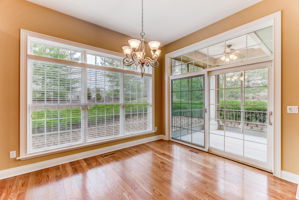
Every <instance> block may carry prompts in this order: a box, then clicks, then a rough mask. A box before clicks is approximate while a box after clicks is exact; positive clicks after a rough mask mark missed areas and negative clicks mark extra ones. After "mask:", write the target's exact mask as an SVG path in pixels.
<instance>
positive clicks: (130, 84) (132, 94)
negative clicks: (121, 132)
mask: <svg viewBox="0 0 299 200" xmlns="http://www.w3.org/2000/svg"><path fill="white" fill-rule="evenodd" d="M124 95H125V133H126V134H132V133H137V132H142V131H147V130H150V129H151V126H150V124H151V109H152V108H151V77H143V78H142V77H140V76H138V75H130V74H124Z"/></svg>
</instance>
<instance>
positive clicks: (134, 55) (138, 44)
mask: <svg viewBox="0 0 299 200" xmlns="http://www.w3.org/2000/svg"><path fill="white" fill-rule="evenodd" d="M140 36H141V39H140V40H138V39H130V40H128V43H129V46H123V47H122V49H123V53H124V55H125V57H124V59H123V64H124V65H125V66H132V65H135V66H137V67H139V68H140V72H141V76H143V74H144V73H145V67H153V68H157V67H158V66H159V62H158V58H159V56H160V53H161V50H160V49H159V47H160V42H158V41H151V42H148V46H149V48H150V52H151V57H148V56H147V55H146V50H145V41H144V36H145V32H144V31H143V0H141V33H140Z"/></svg>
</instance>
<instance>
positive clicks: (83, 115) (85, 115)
mask: <svg viewBox="0 0 299 200" xmlns="http://www.w3.org/2000/svg"><path fill="white" fill-rule="evenodd" d="M82 60H83V62H84V63H86V62H87V57H86V51H84V52H83V53H82ZM87 79H88V77H87V69H86V68H81V105H83V106H81V137H83V140H82V141H83V143H86V141H87V132H88V127H87V126H88V107H87V106H86V105H87Z"/></svg>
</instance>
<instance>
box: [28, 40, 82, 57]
mask: <svg viewBox="0 0 299 200" xmlns="http://www.w3.org/2000/svg"><path fill="white" fill-rule="evenodd" d="M29 40H30V43H29V54H32V55H36V56H44V57H49V58H55V59H61V60H69V61H74V62H82V53H81V52H80V51H77V50H73V49H71V48H68V47H67V46H66V45H61V44H60V45H59V44H57V43H55V42H50V41H47V40H40V39H30V38H29ZM63 46H66V47H63Z"/></svg>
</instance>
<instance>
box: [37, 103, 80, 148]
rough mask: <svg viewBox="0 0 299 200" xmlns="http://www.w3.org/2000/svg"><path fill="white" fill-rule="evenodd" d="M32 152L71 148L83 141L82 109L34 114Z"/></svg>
mask: <svg viewBox="0 0 299 200" xmlns="http://www.w3.org/2000/svg"><path fill="white" fill-rule="evenodd" d="M31 127H32V143H31V151H32V152H36V151H43V150H50V149H56V148H60V147H65V146H71V145H73V144H77V143H79V142H81V141H82V137H81V110H80V108H71V109H60V110H35V111H33V112H32V118H31Z"/></svg>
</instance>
